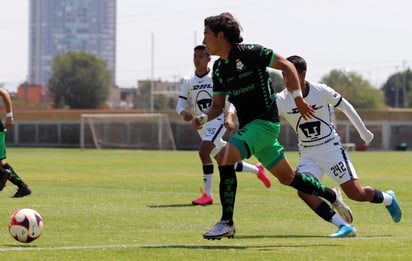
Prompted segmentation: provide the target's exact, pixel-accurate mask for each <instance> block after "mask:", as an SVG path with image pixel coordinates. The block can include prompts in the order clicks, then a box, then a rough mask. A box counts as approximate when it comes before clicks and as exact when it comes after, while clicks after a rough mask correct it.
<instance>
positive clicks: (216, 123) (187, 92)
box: [176, 45, 270, 205]
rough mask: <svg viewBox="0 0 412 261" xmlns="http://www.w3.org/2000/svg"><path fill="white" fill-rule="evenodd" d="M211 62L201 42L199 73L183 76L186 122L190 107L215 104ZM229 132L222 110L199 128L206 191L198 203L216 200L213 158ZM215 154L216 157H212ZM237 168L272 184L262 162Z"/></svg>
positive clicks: (199, 109)
mask: <svg viewBox="0 0 412 261" xmlns="http://www.w3.org/2000/svg"><path fill="white" fill-rule="evenodd" d="M209 62H210V53H209V51H208V50H207V48H206V47H205V46H204V45H198V46H196V47H195V48H194V56H193V63H194V65H195V72H194V73H193V74H191V75H189V76H187V77H185V78H184V79H183V83H182V86H181V87H180V92H179V99H178V102H177V105H176V111H177V113H178V114H179V115H180V116H182V117H183V119H184V120H185V121H191V120H192V119H193V117H194V116H193V115H192V113H190V112H189V108H190V107H193V109H194V113H195V116H199V115H201V114H202V113H205V112H206V111H207V110H208V109H209V107H210V106H211V104H212V95H213V94H212V90H213V81H212V77H211V70H210V68H208V64H209ZM225 132H226V128H225V114H224V113H222V114H221V115H220V116H219V117H217V118H216V119H214V120H213V121H209V122H208V123H206V124H205V125H204V126H203V128H202V129H200V130H198V133H199V136H200V138H201V139H202V141H201V143H200V147H199V156H200V160H201V161H202V169H203V182H204V191H203V192H202V196H201V197H200V198H198V199H196V200H193V201H192V203H193V204H194V205H208V204H212V203H213V196H212V184H213V172H214V167H213V161H212V157H214V156H215V155H216V154H217V153H218V152H219V150H220V149H221V148H222V147H223V146H224V145H225V144H226V142H225V141H224V140H223V139H222V137H223V135H224V134H225ZM211 156H212V157H211ZM234 168H235V170H236V171H247V172H253V173H255V174H256V175H257V178H259V179H260V180H261V181H262V182H263V184H264V185H265V186H266V187H268V188H269V187H270V179H269V177H268V176H267V175H266V174H265V171H264V168H263V166H262V164H260V163H258V164H256V166H254V165H251V164H249V163H246V162H241V161H240V162H237V163H236V165H235V167H234Z"/></svg>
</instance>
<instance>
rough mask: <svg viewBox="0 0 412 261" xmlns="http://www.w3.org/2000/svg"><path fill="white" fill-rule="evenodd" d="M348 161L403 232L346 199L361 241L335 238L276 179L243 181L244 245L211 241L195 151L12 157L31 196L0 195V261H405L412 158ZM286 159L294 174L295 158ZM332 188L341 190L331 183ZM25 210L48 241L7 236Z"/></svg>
mask: <svg viewBox="0 0 412 261" xmlns="http://www.w3.org/2000/svg"><path fill="white" fill-rule="evenodd" d="M350 155H351V158H352V161H353V162H354V164H355V167H356V168H357V171H358V174H359V176H360V177H361V183H362V184H363V185H371V186H374V187H376V188H379V189H382V190H387V189H393V190H395V192H396V193H397V197H398V200H399V201H400V203H401V207H402V209H403V220H402V221H401V222H400V223H398V224H395V223H393V222H392V220H391V218H390V216H389V214H388V213H387V211H386V209H385V208H384V206H383V205H376V204H371V203H359V202H354V201H350V200H348V199H347V200H346V202H347V203H348V204H349V205H350V206H351V208H352V211H353V212H354V223H353V224H354V225H355V227H356V228H357V231H358V235H357V237H355V238H343V239H330V238H328V237H327V236H328V235H329V234H331V233H333V232H335V230H336V228H335V227H334V226H333V225H331V224H329V223H326V222H325V221H323V220H321V219H320V218H318V217H317V216H316V215H315V214H314V213H313V212H312V211H311V210H310V209H309V208H308V207H306V205H304V203H303V202H301V201H300V200H299V199H298V197H297V196H296V192H295V191H294V190H293V189H292V188H289V187H286V186H282V185H280V184H279V183H278V182H277V180H276V179H275V178H272V183H273V184H272V188H270V189H266V188H265V187H264V186H263V185H262V184H261V183H260V181H259V180H258V179H256V177H255V176H254V175H252V174H250V173H240V174H239V175H238V184H239V185H238V194H237V199H236V209H235V223H236V231H237V234H236V237H235V238H234V239H222V240H220V241H219V240H214V241H208V240H204V239H203V238H202V233H203V232H205V231H206V230H208V229H210V228H211V227H212V226H213V225H214V223H215V222H216V221H218V219H219V218H220V204H219V197H218V182H219V178H218V175H215V186H214V193H215V204H214V205H212V206H207V207H201V206H192V205H190V202H191V200H193V199H194V198H196V197H198V196H199V195H200V194H199V187H200V186H201V185H202V181H201V180H202V179H201V173H200V172H201V166H200V161H199V159H198V156H197V152H196V151H179V152H173V151H131V150H130V151H126V150H102V151H97V150H85V151H80V150H79V149H34V148H9V149H8V158H9V163H10V164H12V166H13V167H14V168H15V170H16V171H17V172H18V173H19V175H20V176H21V177H22V178H23V179H24V180H25V181H26V182H27V183H28V184H29V185H30V187H31V188H32V190H33V194H32V195H31V196H29V197H26V198H21V199H12V198H9V197H10V196H11V195H12V194H13V193H14V192H15V187H14V186H13V185H12V184H11V183H7V186H6V188H5V189H4V190H3V191H2V192H1V193H0V231H1V232H0V260H60V261H61V260H407V259H408V257H409V258H410V257H411V256H412V250H410V249H411V248H410V246H411V244H412V236H411V233H412V222H411V219H410V214H409V213H411V211H412V205H411V202H412V190H411V180H412V177H411V175H412V154H411V153H410V152H350ZM287 156H288V158H289V159H290V161H291V163H292V164H293V165H294V166H295V165H296V162H297V156H298V155H297V153H296V152H288V153H287ZM249 162H252V163H255V162H256V161H255V159H250V161H249ZM216 174H217V173H216ZM324 183H325V184H327V185H329V186H336V184H334V183H333V182H332V181H331V180H330V179H329V178H325V180H324ZM24 207H28V208H33V209H36V210H37V211H38V212H39V213H40V214H41V215H42V216H43V219H44V231H43V234H42V236H41V237H40V238H39V239H37V240H36V241H34V242H32V243H30V244H22V243H19V242H17V241H15V240H14V239H13V238H12V237H11V236H10V235H9V233H8V227H7V224H8V220H9V217H10V215H11V213H12V212H13V211H14V210H15V209H17V208H24Z"/></svg>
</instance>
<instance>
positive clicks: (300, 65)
mask: <svg viewBox="0 0 412 261" xmlns="http://www.w3.org/2000/svg"><path fill="white" fill-rule="evenodd" d="M286 59H287V60H288V61H289V62H291V63H293V65H294V66H295V68H296V71H298V73H302V72H303V71H306V69H307V64H306V61H305V59H303V58H302V57H300V56H298V55H292V56H289V57H288V58H286Z"/></svg>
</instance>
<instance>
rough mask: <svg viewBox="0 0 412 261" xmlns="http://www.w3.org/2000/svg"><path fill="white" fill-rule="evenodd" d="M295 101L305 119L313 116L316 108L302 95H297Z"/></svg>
mask: <svg viewBox="0 0 412 261" xmlns="http://www.w3.org/2000/svg"><path fill="white" fill-rule="evenodd" d="M295 103H296V106H297V107H298V110H299V112H300V114H301V115H302V117H303V118H304V119H305V120H308V119H311V118H313V116H314V115H315V110H314V109H313V108H312V107H310V106H309V104H308V103H307V102H306V101H305V100H304V99H303V98H302V97H296V98H295Z"/></svg>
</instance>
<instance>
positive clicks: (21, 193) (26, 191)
mask: <svg viewBox="0 0 412 261" xmlns="http://www.w3.org/2000/svg"><path fill="white" fill-rule="evenodd" d="M30 194H31V189H30V188H29V187H27V186H22V187H20V188H18V189H17V191H16V193H15V194H14V195H13V196H12V198H22V197H25V196H28V195H30Z"/></svg>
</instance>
